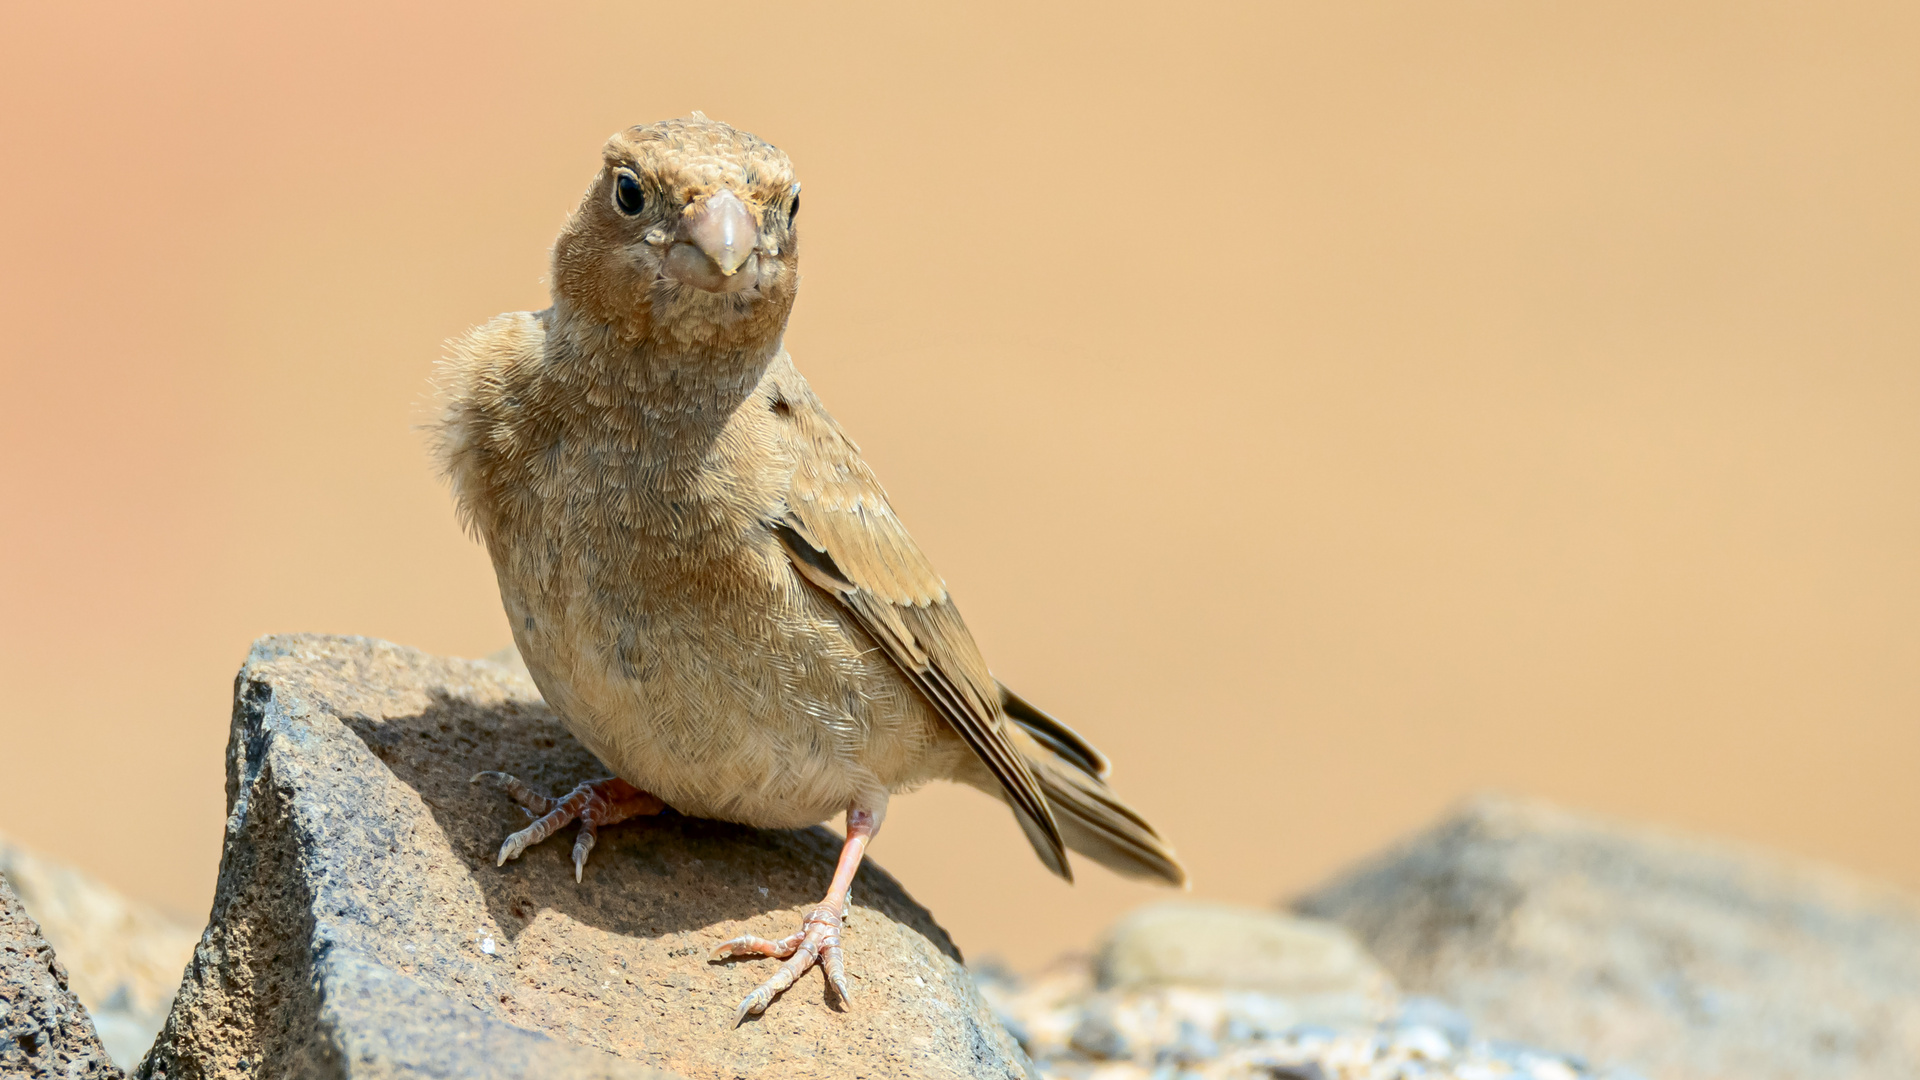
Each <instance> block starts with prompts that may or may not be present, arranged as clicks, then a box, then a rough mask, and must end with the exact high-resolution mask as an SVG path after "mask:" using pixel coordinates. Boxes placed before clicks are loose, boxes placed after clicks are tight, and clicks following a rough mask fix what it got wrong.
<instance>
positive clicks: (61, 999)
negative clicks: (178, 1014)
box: [0, 874, 121, 1080]
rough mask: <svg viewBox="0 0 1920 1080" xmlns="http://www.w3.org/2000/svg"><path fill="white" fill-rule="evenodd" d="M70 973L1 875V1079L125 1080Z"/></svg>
mask: <svg viewBox="0 0 1920 1080" xmlns="http://www.w3.org/2000/svg"><path fill="white" fill-rule="evenodd" d="M120 1075H121V1074H120V1070H119V1068H117V1067H116V1066H115V1065H114V1064H113V1062H112V1060H111V1059H109V1058H108V1056H107V1049H106V1047H104V1046H102V1045H100V1038H99V1036H98V1035H96V1034H95V1033H94V1030H93V1021H92V1020H89V1019H88V1018H87V1010H86V1008H85V1007H84V1006H82V1005H81V1004H80V1000H79V999H78V998H76V997H74V996H73V991H72V989H70V988H69V986H68V980H67V970H66V968H65V967H64V966H62V965H61V963H60V961H59V960H58V959H57V958H56V957H55V956H54V953H53V946H51V945H49V944H47V939H46V938H44V937H41V936H40V927H39V926H37V925H36V924H35V923H34V921H33V919H32V918H31V917H30V916H29V915H28V914H27V910H26V908H25V907H24V906H23V905H22V904H21V903H20V897H19V896H18V895H17V894H16V893H15V892H14V891H13V887H12V886H11V885H9V884H8V882H7V878H6V876H5V875H4V874H0V1076H5V1077H8V1078H14V1077H19V1078H21V1080H28V1078H39V1077H58V1078H59V1080H119V1077H120Z"/></svg>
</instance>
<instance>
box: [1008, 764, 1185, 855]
mask: <svg viewBox="0 0 1920 1080" xmlns="http://www.w3.org/2000/svg"><path fill="white" fill-rule="evenodd" d="M1027 764H1028V766H1029V767H1030V768H1031V769H1032V770H1033V776H1034V779H1036V780H1038V781H1039V782H1040V793H1041V794H1042V795H1045V796H1046V799H1047V805H1048V806H1049V807H1050V808H1051V809H1052V810H1053V818H1054V821H1056V822H1058V823H1059V825H1060V838H1061V839H1062V840H1065V841H1066V842H1067V846H1068V847H1069V848H1072V849H1073V850H1074V851H1077V852H1079V853H1080V854H1082V855H1085V856H1086V857H1087V858H1089V859H1092V860H1093V861H1094V862H1097V863H1099V864H1100V865H1101V866H1104V867H1106V868H1107V869H1109V870H1112V871H1113V872H1114V873H1116V874H1120V875H1122V876H1124V877H1131V878H1153V879H1156V880H1159V881H1164V882H1167V883H1168V884H1170V885H1185V884H1186V883H1187V871H1186V868H1185V867H1183V866H1181V865H1180V860H1179V858H1178V857H1176V856H1175V855H1174V853H1173V849H1172V848H1170V847H1168V846H1167V844H1166V842H1165V841H1163V840H1161V839H1160V837H1159V835H1158V834H1157V833H1155V832H1154V831H1153V826H1151V825H1148V824H1147V822H1146V819H1145V818H1142V817H1141V816H1140V815H1139V814H1137V813H1135V812H1134V810H1133V808H1132V807H1130V806H1128V805H1127V804H1126V803H1123V802H1121V801H1120V799H1119V797H1118V796H1116V795H1115V794H1114V793H1113V792H1112V790H1111V789H1109V788H1108V787H1107V786H1106V785H1105V784H1103V783H1101V782H1100V781H1099V780H1097V779H1095V778H1094V777H1092V776H1089V775H1088V774H1086V773H1084V772H1082V771H1080V770H1079V769H1076V768H1072V767H1070V766H1062V765H1056V764H1054V763H1053V762H1051V761H1046V760H1044V759H1041V760H1033V759H1030V760H1029V761H1028V762H1027Z"/></svg>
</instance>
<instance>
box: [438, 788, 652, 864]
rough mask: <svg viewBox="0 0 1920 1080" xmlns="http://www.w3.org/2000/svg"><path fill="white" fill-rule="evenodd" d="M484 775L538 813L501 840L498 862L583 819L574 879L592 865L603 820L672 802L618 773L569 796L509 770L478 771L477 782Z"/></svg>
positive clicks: (616, 819)
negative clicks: (550, 794) (554, 795)
mask: <svg viewBox="0 0 1920 1080" xmlns="http://www.w3.org/2000/svg"><path fill="white" fill-rule="evenodd" d="M482 778H485V779H488V780H492V781H493V782H495V783H497V784H499V785H500V788H501V790H503V791H505V792H506V793H507V795H508V796H509V797H511V798H512V799H513V801H514V802H517V803H519V804H520V805H521V806H522V807H524V808H525V809H526V811H527V816H528V817H530V818H533V819H534V821H533V824H531V825H529V826H527V827H526V828H524V829H521V830H520V831H519V832H517V833H514V834H513V835H512V836H509V837H507V842H506V843H504V844H501V845H500V858H499V860H498V861H497V862H495V863H494V865H496V866H505V865H506V862H507V860H508V859H517V858H519V857H520V853H521V852H523V851H525V850H527V849H528V848H530V847H532V846H533V845H535V844H537V843H539V842H540V841H542V840H545V839H546V838H547V837H549V836H552V835H553V834H554V833H555V832H556V831H558V830H559V828H560V826H562V825H565V824H566V823H568V822H570V821H578V822H579V823H580V835H579V836H577V837H575V838H574V841H573V880H574V881H576V882H577V881H579V880H580V875H581V874H582V872H584V871H585V869H586V866H587V853H588V852H589V851H592V850H593V842H594V840H595V839H597V838H598V834H599V831H600V826H602V825H617V824H619V823H620V822H622V821H625V820H627V819H628V818H635V817H643V816H645V815H647V814H657V813H659V812H660V811H662V810H664V809H666V806H667V804H666V803H663V802H661V801H660V800H659V799H658V798H656V797H655V796H652V795H649V794H647V793H646V792H644V791H641V790H640V789H639V788H637V787H634V786H633V785H632V784H629V783H627V782H626V781H625V780H622V779H620V778H619V777H617V776H609V777H607V778H606V779H605V780H589V781H587V782H586V783H584V784H581V785H580V786H579V787H576V788H574V789H573V791H571V792H569V793H568V795H567V797H566V798H564V799H549V798H547V797H546V796H545V795H542V794H540V793H539V792H537V791H535V790H533V789H532V788H530V787H528V786H527V785H525V784H523V783H521V782H520V781H519V780H518V779H516V778H514V777H511V776H508V775H507V774H506V773H503V772H480V773H474V774H473V783H476V784H477V783H479V782H480V780H481V779H482Z"/></svg>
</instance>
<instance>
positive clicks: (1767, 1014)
mask: <svg viewBox="0 0 1920 1080" xmlns="http://www.w3.org/2000/svg"><path fill="white" fill-rule="evenodd" d="M1295 907H1296V908H1297V910H1299V911H1300V912H1302V913H1305V914H1311V915H1317V916H1321V917H1325V918H1330V919H1334V920H1337V921H1339V922H1340V923H1342V924H1344V925H1345V926H1346V927H1347V928H1348V929H1350V930H1352V931H1353V932H1354V934H1355V935H1356V936H1358V938H1359V939H1360V940H1361V941H1362V942H1364V943H1365V944H1366V946H1367V947H1368V948H1369V949H1371V950H1372V952H1373V955H1374V956H1376V957H1378V958H1379V959H1380V961H1381V962H1382V963H1384V964H1385V965H1386V967H1387V969H1388V970H1389V971H1391V972H1392V973H1393V975H1394V977H1395V978H1397V979H1398V980H1399V982H1400V984H1401V986H1403V987H1405V988H1407V989H1409V990H1412V991H1416V992H1419V993H1423V994H1431V995H1434V996H1435V997H1438V998H1443V999H1445V1000H1447V1001H1448V1002H1450V1003H1452V1004H1454V1005H1456V1006H1458V1007H1459V1008H1460V1009H1461V1010H1462V1012H1464V1013H1465V1015H1466V1016H1468V1017H1471V1018H1472V1020H1473V1022H1474V1023H1475V1024H1476V1025H1477V1026H1479V1027H1481V1028H1483V1029H1485V1030H1486V1031H1487V1032H1490V1033H1494V1034H1497V1035H1500V1036H1503V1037H1507V1038H1514V1039H1519V1040H1524V1041H1527V1042H1538V1043H1541V1044H1544V1045H1550V1046H1557V1047H1563V1048H1565V1049H1568V1050H1572V1051H1576V1052H1578V1053H1581V1054H1584V1055H1586V1056H1587V1057H1589V1058H1591V1059H1592V1060H1594V1061H1596V1062H1618V1063H1621V1064H1624V1065H1628V1066H1631V1067H1633V1068H1635V1069H1638V1070H1640V1071H1642V1072H1645V1073H1647V1074H1649V1075H1651V1076H1655V1077H1659V1078H1661V1080H1683V1078H1684V1080H1692V1078H1703V1080H1704V1078H1707V1077H1729V1076H1739V1077H1743V1078H1748V1080H1775V1078H1779V1080H1785V1078H1787V1077H1794V1078H1804V1077H1836V1078H1837V1077H1847V1078H1849V1080H1875V1078H1881V1077H1884V1078H1887V1080H1893V1078H1896V1077H1897V1078H1901V1080H1911V1078H1913V1077H1916V1076H1920V903H1917V902H1916V900H1915V899H1914V898H1912V897H1909V896H1907V895H1905V894H1902V893H1899V892H1897V891H1895V890H1893V889H1891V888H1889V887H1887V886H1883V885H1879V884H1875V883H1872V882H1866V881H1861V880H1858V879H1856V878H1852V877H1850V876H1847V875H1845V874H1842V873H1840V872H1838V871H1835V870H1831V869H1828V868H1826V867H1821V866H1813V865H1809V864H1806V863H1802V862H1799V861H1796V860H1793V859H1790V858H1788V857H1786V856H1784V855H1779V854H1774V853H1770V852H1765V851H1758V850H1754V849H1750V848H1746V847H1741V846H1737V845H1733V844H1729V843H1723V842H1718V841H1711V840H1705V839H1700V838H1693V837H1685V836H1676V835H1673V834H1670V833H1666V832H1662V831H1657V830H1654V829H1649V828H1643V827H1629V826H1624V825H1618V824H1614V823H1611V822H1606V821H1599V820H1595V819H1592V818H1588V817H1583V816H1579V815H1576V814H1572V813H1568V812H1566V811H1563V810H1558V809H1555V808H1552V807H1548V806H1544V805H1539V804H1533V803H1525V802H1518V801H1514V800H1508V799H1498V798H1485V799H1480V800H1476V801H1475V802H1473V803H1470V804H1469V805H1468V806H1466V807H1465V808H1464V809H1463V810H1462V811H1461V812H1460V813H1458V814H1457V815H1456V816H1454V817H1452V818H1450V819H1449V820H1446V821H1444V822H1442V823H1441V824H1439V825H1437V826H1435V827H1434V828H1433V829H1431V830H1429V831H1427V832H1425V833H1423V834H1421V835H1419V836H1416V837H1414V838H1412V839H1411V840H1409V841H1407V842H1405V843H1404V844H1401V845H1400V846H1398V847H1396V848H1394V849H1392V850H1390V851H1388V852H1386V853H1384V854H1382V855H1381V856H1379V857H1377V858H1376V859H1373V860H1371V861H1369V862H1368V863H1366V864H1364V865H1362V866H1360V867H1359V868H1357V869H1355V870H1354V871H1352V872H1351V873H1349V874H1347V875H1344V876H1343V877H1341V878H1339V879H1338V880H1336V881H1334V882H1332V883H1331V884H1328V885H1326V886H1323V887H1322V888H1320V889H1318V890H1316V891H1315V892H1313V893H1311V894H1310V895H1308V896H1306V897H1303V898H1302V899H1300V900H1299V901H1298V902H1297V903H1296V904H1295Z"/></svg>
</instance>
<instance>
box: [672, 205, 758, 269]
mask: <svg viewBox="0 0 1920 1080" xmlns="http://www.w3.org/2000/svg"><path fill="white" fill-rule="evenodd" d="M680 235H681V237H682V238H683V239H685V240H687V241H689V242H690V243H692V244H693V245H694V246H695V247H697V248H699V249H700V250H701V251H702V252H704V253H706V256H707V258H709V259H712V260H713V265H714V266H716V267H718V268H719V270H720V276H722V277H732V276H733V274H734V271H736V270H738V269H740V264H741V263H744V262H746V261H747V258H748V257H749V256H751V255H752V254H753V249H754V248H755V247H756V246H757V245H758V244H759V243H760V230H759V228H758V227H756V226H755V225H754V223H753V212H752V211H751V210H748V209H747V204H746V203H743V202H741V201H740V196H738V195H735V194H734V193H733V189H732V188H721V189H720V190H719V191H716V192H714V193H713V194H711V195H709V196H707V197H706V198H704V199H702V200H700V202H699V203H698V204H696V205H694V206H692V207H690V208H689V209H688V211H687V214H686V216H685V217H684V218H682V219H681V222H680Z"/></svg>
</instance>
